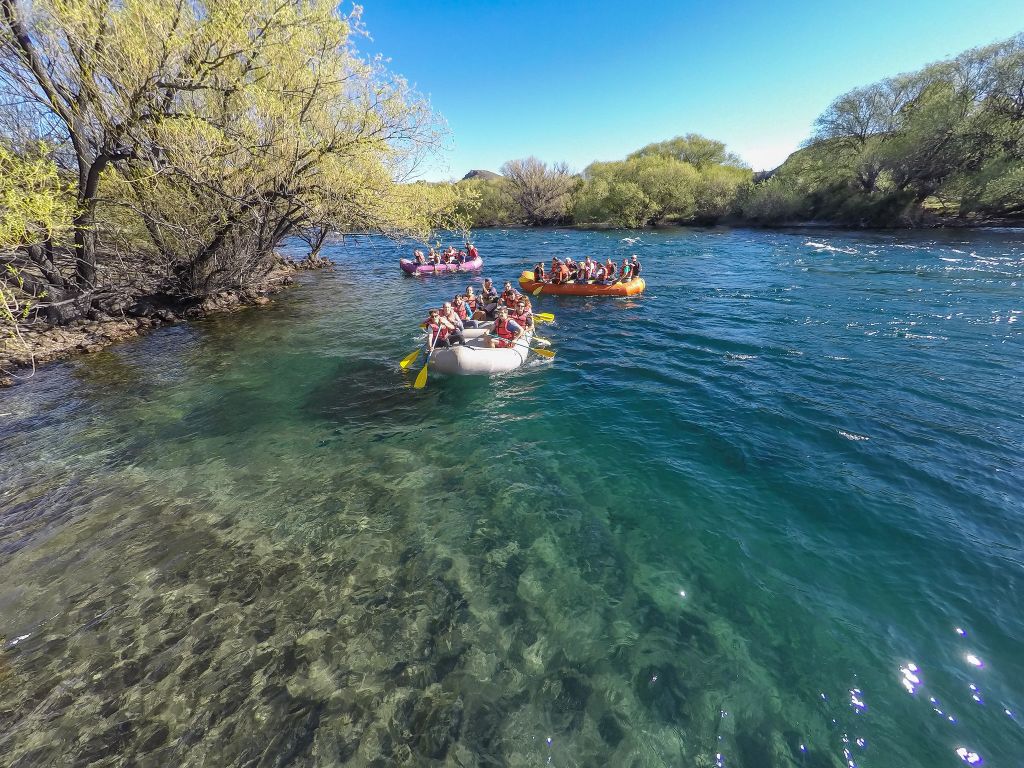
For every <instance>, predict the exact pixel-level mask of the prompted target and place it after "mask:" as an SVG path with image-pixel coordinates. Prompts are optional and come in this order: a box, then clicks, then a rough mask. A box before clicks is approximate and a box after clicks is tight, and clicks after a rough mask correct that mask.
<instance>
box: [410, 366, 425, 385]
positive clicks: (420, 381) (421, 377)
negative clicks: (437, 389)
mask: <svg viewBox="0 0 1024 768" xmlns="http://www.w3.org/2000/svg"><path fill="white" fill-rule="evenodd" d="M425 386H427V366H426V365H424V366H423V367H422V368H420V372H419V373H417V374H416V381H414V382H413V384H412V387H413V389H423V388H424V387H425Z"/></svg>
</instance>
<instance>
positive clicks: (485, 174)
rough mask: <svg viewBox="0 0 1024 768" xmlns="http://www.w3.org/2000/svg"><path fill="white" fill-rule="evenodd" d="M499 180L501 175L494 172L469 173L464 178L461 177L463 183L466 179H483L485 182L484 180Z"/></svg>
mask: <svg viewBox="0 0 1024 768" xmlns="http://www.w3.org/2000/svg"><path fill="white" fill-rule="evenodd" d="M500 178H501V174H500V173H495V172H494V171H470V172H469V173H467V174H466V175H465V176H463V177H462V180H463V181H467V180H468V179H484V180H486V179H500Z"/></svg>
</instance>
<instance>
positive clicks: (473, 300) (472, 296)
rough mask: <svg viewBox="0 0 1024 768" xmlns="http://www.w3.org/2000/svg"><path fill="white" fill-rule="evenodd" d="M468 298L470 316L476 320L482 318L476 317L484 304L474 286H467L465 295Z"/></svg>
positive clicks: (467, 307)
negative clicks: (474, 290)
mask: <svg viewBox="0 0 1024 768" xmlns="http://www.w3.org/2000/svg"><path fill="white" fill-rule="evenodd" d="M464 298H465V300H466V309H467V310H468V312H469V316H470V317H471V318H473V319H474V320H480V319H482V318H479V317H476V313H477V312H478V311H480V310H481V308H482V304H481V303H480V297H479V296H477V295H476V293H474V292H473V286H472V285H467V286H466V293H465V295H464Z"/></svg>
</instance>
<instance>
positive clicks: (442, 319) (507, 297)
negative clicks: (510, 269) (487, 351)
mask: <svg viewBox="0 0 1024 768" xmlns="http://www.w3.org/2000/svg"><path fill="white" fill-rule="evenodd" d="M492 321H493V323H494V325H493V326H492V327H491V330H490V333H489V334H487V335H485V336H483V343H484V344H485V345H486V346H488V347H491V348H493V347H512V346H514V345H515V343H516V342H517V341H519V339H520V338H522V337H523V335H524V334H526V332H527V331H528V330H530V329H532V328H533V307H532V305H531V303H530V299H529V297H527V296H525V295H523V294H521V293H519V292H518V291H516V290H515V289H514V288H513V287H512V283H505V285H504V288H503V289H502V291H501V293H498V289H497V288H495V287H494V283H493V282H492V281H491V278H489V277H488V278H485V279H484V284H483V287H482V288H481V289H480V293H479V294H478V293H476V291H475V289H474V288H473V286H472V285H468V286H466V292H465V293H460V294H458V295H456V296H455V297H454V298H453V299H452V300H451V301H446V302H444V304H442V305H441V308H440V309H431V310H430V315H429V317H427V319H426V321H424V323H423V327H424V328H425V329H426V330H427V333H428V334H429V336H428V338H429V339H430V342H431V344H432V346H435V347H451V346H452V345H455V344H462V345H465V343H466V337H465V336H464V335H463V331H464V330H465V329H466V328H480V327H483V326H484V323H487V322H492Z"/></svg>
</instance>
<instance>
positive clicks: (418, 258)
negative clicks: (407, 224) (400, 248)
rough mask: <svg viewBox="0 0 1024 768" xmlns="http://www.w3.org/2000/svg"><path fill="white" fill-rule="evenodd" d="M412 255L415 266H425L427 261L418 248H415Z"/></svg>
mask: <svg viewBox="0 0 1024 768" xmlns="http://www.w3.org/2000/svg"><path fill="white" fill-rule="evenodd" d="M412 255H413V256H415V257H416V263H417V264H426V263H427V259H426V257H425V256H424V255H423V251H421V250H420V249H419V248H417V249H416V250H415V251H413V252H412Z"/></svg>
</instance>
